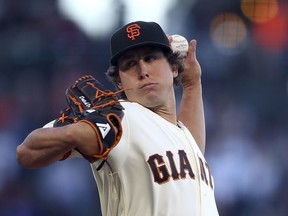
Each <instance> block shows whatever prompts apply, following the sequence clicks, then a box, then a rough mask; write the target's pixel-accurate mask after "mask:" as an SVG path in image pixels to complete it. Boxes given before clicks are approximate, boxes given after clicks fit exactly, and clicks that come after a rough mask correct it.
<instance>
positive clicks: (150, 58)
mask: <svg viewBox="0 0 288 216" xmlns="http://www.w3.org/2000/svg"><path fill="white" fill-rule="evenodd" d="M157 59H158V56H157V55H154V54H149V55H146V56H145V57H144V61H145V62H152V61H155V60H157Z"/></svg>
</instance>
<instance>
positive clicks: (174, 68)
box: [171, 64, 179, 78]
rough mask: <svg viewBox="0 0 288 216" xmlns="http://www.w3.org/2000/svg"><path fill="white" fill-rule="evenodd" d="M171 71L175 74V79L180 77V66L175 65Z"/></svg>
mask: <svg viewBox="0 0 288 216" xmlns="http://www.w3.org/2000/svg"><path fill="white" fill-rule="evenodd" d="M171 70H172V74H173V78H176V77H177V76H178V74H179V73H178V66H177V65H176V64H175V65H172V66H171Z"/></svg>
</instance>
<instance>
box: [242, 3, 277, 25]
mask: <svg viewBox="0 0 288 216" xmlns="http://www.w3.org/2000/svg"><path fill="white" fill-rule="evenodd" d="M278 8H279V5H278V1H277V0H242V1H241V10H242V12H243V14H244V15H245V16H246V17H247V18H248V19H250V20H251V21H253V22H256V23H262V22H267V21H269V20H271V19H273V18H274V17H275V16H276V14H277V12H278Z"/></svg>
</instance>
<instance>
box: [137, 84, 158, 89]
mask: <svg viewBox="0 0 288 216" xmlns="http://www.w3.org/2000/svg"><path fill="white" fill-rule="evenodd" d="M155 85H156V83H145V84H143V85H141V86H140V89H147V88H151V87H153V86H155Z"/></svg>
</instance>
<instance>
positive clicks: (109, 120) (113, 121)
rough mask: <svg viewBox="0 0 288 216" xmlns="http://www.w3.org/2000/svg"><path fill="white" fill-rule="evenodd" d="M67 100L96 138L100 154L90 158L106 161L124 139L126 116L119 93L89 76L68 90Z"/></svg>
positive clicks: (75, 113)
mask: <svg viewBox="0 0 288 216" xmlns="http://www.w3.org/2000/svg"><path fill="white" fill-rule="evenodd" d="M66 99H67V102H68V104H69V106H70V108H71V110H72V113H73V114H74V116H75V117H76V119H77V121H81V122H85V123H87V124H88V125H90V126H91V127H92V128H93V130H94V132H95V134H96V137H97V140H98V144H99V148H100V152H99V154H96V155H91V156H93V157H94V158H101V159H104V160H105V159H107V157H108V154H109V152H110V151H111V150H112V149H113V148H114V147H115V146H116V145H117V144H118V142H119V140H120V138H121V136H122V126H121V119H122V118H123V115H124V113H123V107H122V106H121V104H120V103H119V101H118V97H117V95H116V93H115V92H112V91H109V90H106V89H105V88H104V87H103V85H102V84H101V83H100V82H98V81H97V80H96V79H95V78H94V77H92V76H90V75H86V76H83V77H81V78H79V79H78V80H77V81H76V82H75V84H74V85H72V86H70V87H69V88H68V89H67V90H66ZM80 153H81V152H80Z"/></svg>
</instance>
